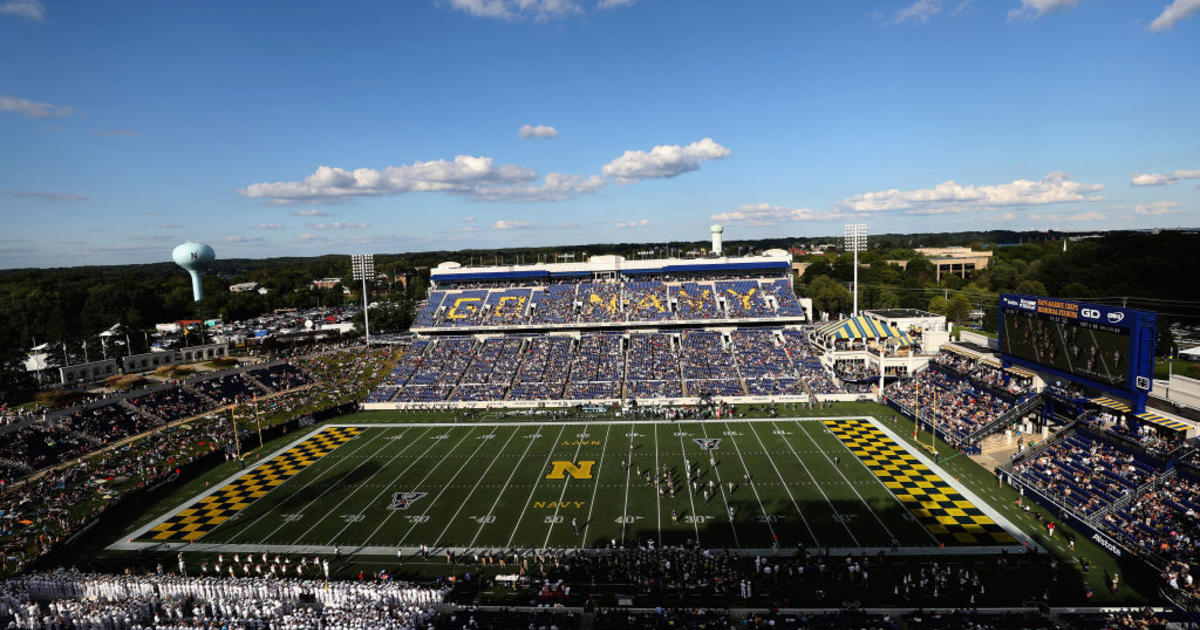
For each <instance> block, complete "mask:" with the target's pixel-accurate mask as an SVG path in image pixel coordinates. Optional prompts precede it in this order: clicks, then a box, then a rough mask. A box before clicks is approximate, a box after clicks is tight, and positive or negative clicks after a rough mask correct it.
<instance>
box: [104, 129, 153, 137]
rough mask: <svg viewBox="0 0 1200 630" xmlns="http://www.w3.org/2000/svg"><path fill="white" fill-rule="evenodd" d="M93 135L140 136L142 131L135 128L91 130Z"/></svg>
mask: <svg viewBox="0 0 1200 630" xmlns="http://www.w3.org/2000/svg"><path fill="white" fill-rule="evenodd" d="M92 135H93V136H140V135H142V132H140V131H138V130H137V129H101V130H99V131H93V132H92Z"/></svg>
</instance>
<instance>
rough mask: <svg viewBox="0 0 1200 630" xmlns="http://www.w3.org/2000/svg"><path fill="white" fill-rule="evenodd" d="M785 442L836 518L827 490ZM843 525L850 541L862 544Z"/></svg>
mask: <svg viewBox="0 0 1200 630" xmlns="http://www.w3.org/2000/svg"><path fill="white" fill-rule="evenodd" d="M797 428H799V425H797ZM783 442H784V444H787V447H788V450H789V451H791V452H792V456H793V457H795V458H796V461H797V462H800V467H801V468H803V469H804V473H805V474H807V475H808V478H809V479H811V480H812V482H813V486H815V487H816V488H817V492H820V493H821V496H822V497H825V503H827V504H829V509H830V510H831V512H832V514H833V515H834V516H835V517H836V516H837V514H838V511H837V508H836V507H834V506H833V501H830V500H829V495H827V494H825V490H823V489H822V488H821V484H820V483H819V482H818V481H817V478H816V477H815V476H813V474H812V471H811V470H809V469H808V466H805V465H804V460H803V459H801V458H800V454H799V453H797V452H796V449H795V448H793V447H792V443H791V442H790V441H788V440H787V439H784V440H783ZM839 520H840V519H839ZM841 523H842V527H844V528H846V533H847V534H850V540H853V541H854V544H855V545H859V544H861V543H859V542H858V537H857V536H855V535H854V532H853V531H851V530H850V526H849V525H848V524H846V522H845V521H841Z"/></svg>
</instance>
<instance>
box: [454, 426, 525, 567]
mask: <svg viewBox="0 0 1200 630" xmlns="http://www.w3.org/2000/svg"><path fill="white" fill-rule="evenodd" d="M520 432H521V430H520V429H513V432H512V435H510V436H508V439H507V440H505V441H504V446H501V447H500V451H499V452H498V453H497V456H496V457H492V461H490V462H488V465H487V468H484V469H483V472H482V473H481V474H480V475H479V478H478V479H476V480H475V486H474V487H472V488H471V491H470V492H468V493H467V496H465V497H463V500H462V501H461V502H459V504H458V509H457V510H454V516H451V517H450V520H448V521H446V526H445V527H443V528H442V532H441V533H440V534H438V535H437V538H435V539H434V540H433V544H434V545H438V544H441V540H442V537H443V536H445V535H446V532H447V531H449V529H450V526H451V525H453V524H454V519H456V518H458V515H459V514H460V513H461V512H462V509H463V508H464V507H466V505H467V501H468V500H469V499H470V498H471V496H472V495H474V494H475V491H476V490H478V489H479V484H480V483H481V482H482V481H483V480H484V478H486V477H487V474H488V472H490V471H491V470H492V466H495V465H496V462H498V461H500V457H499V456H498V455H499V454H500V453H503V452H504V449H506V448H508V444H509V443H510V442H512V439H513V438H515V437H517V434H518V433H520ZM480 441H481V442H482V441H484V440H480ZM530 442H533V440H530Z"/></svg>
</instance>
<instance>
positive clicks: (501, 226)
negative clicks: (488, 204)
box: [492, 220, 533, 230]
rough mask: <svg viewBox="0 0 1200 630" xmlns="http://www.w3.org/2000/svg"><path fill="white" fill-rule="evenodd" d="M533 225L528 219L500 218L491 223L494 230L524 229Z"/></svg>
mask: <svg viewBox="0 0 1200 630" xmlns="http://www.w3.org/2000/svg"><path fill="white" fill-rule="evenodd" d="M531 227H533V224H532V223H530V222H529V221H505V220H500V221H496V222H495V223H493V224H492V229H494V230H525V229H528V228H531Z"/></svg>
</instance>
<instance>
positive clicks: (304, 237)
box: [296, 234, 329, 243]
mask: <svg viewBox="0 0 1200 630" xmlns="http://www.w3.org/2000/svg"><path fill="white" fill-rule="evenodd" d="M296 240H297V241H309V242H313V243H317V242H320V241H327V240H329V239H328V238H326V237H324V236H320V235H317V234H299V235H297V236H296Z"/></svg>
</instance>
